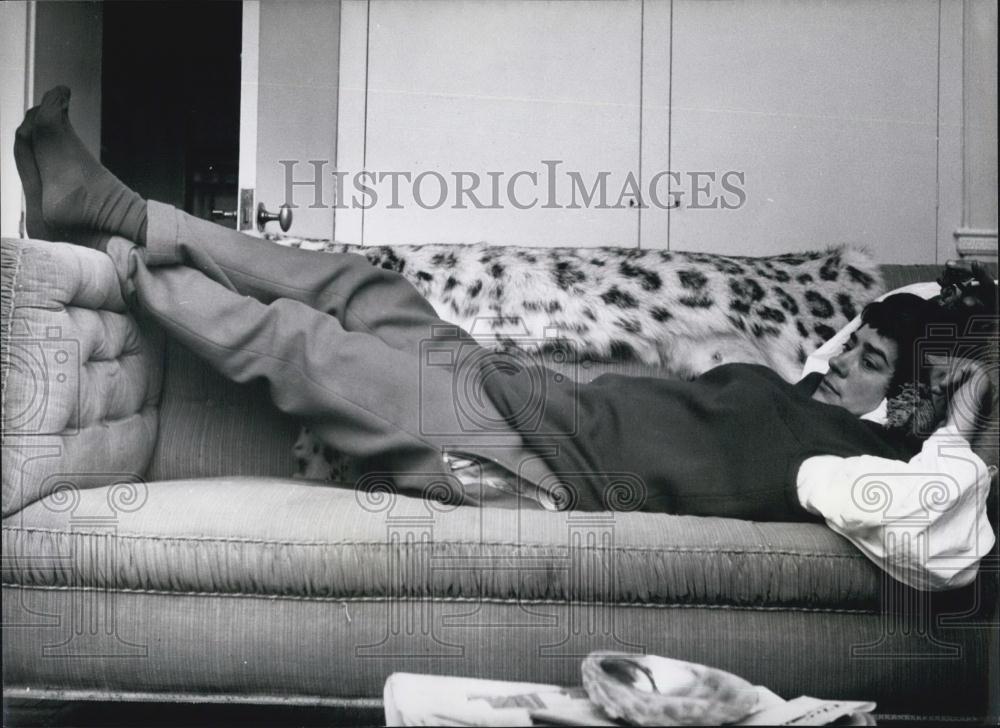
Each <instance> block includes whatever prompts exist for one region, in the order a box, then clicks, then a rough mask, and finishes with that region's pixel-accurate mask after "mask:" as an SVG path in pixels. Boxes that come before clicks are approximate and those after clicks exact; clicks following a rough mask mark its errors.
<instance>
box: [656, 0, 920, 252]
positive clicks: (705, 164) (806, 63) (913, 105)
mask: <svg viewBox="0 0 1000 728" xmlns="http://www.w3.org/2000/svg"><path fill="white" fill-rule="evenodd" d="M938 15H939V13H938V3H937V2H935V1H934V0H912V1H911V2H905V3H899V2H889V1H879V2H867V1H866V2H835V3H815V2H805V3H800V2H790V1H788V0H754V1H753V2H749V1H739V0H732V1H727V2H700V1H694V0H675V1H674V3H673V54H672V55H673V66H672V69H671V74H672V102H673V104H672V109H671V113H672V119H671V132H672V135H671V144H670V146H671V163H672V166H673V168H674V169H675V170H677V171H680V172H690V171H715V172H717V173H721V172H724V171H726V170H742V171H745V173H746V185H745V189H746V193H747V201H746V204H745V205H743V207H741V208H740V209H738V210H701V209H691V208H690V206H689V205H688V204H687V203H688V202H689V201H690V200H689V199H686V200H685V204H682V205H681V207H680V208H679V209H678V210H677V211H675V212H673V213H672V217H671V222H670V245H671V248H673V249H680V250H709V251H717V252H722V253H733V254H751V255H760V254H767V253H779V252H785V251H790V250H798V249H805V248H816V247H822V246H824V245H828V244H834V243H840V242H848V243H855V244H862V245H866V246H868V247H869V248H870V249H871V250H872V251H873V252H874V253H875V255H876V256H877V258H878V259H879V260H880V261H883V262H933V261H934V260H935V257H936V248H937V244H936V237H937V229H936V218H935V207H936V204H937V194H936V164H937V136H936V135H937V128H936V127H937V103H938V97H937V59H938Z"/></svg>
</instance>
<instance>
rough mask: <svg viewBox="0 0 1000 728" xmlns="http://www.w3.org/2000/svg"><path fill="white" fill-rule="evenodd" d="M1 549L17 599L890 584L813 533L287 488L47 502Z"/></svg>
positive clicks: (275, 483) (732, 590)
mask: <svg viewBox="0 0 1000 728" xmlns="http://www.w3.org/2000/svg"><path fill="white" fill-rule="evenodd" d="M57 495H58V494H57ZM3 548H4V553H5V554H6V555H8V557H9V558H10V559H11V563H12V564H13V565H15V567H16V568H13V569H11V570H9V571H8V572H6V573H5V581H7V582H8V583H17V584H19V585H24V586H39V587H45V588H65V587H67V586H70V585H72V586H77V587H94V588H101V589H106V588H111V589H114V590H141V591H152V592H165V593H170V592H173V593H188V594H191V593H198V594H217V595H261V596H269V597H289V598H306V599H335V600H371V599H383V598H393V599H396V598H420V597H423V598H432V599H441V600H464V599H486V600H507V601H513V602H517V601H528V602H530V601H535V600H539V601H560V602H562V601H584V602H597V603H614V604H642V605H654V606H655V605H685V606H696V605H712V606H713V607H719V606H726V605H730V606H739V607H745V608H750V609H755V608H766V609H771V608H785V609H810V610H813V609H819V610H834V611H843V610H862V611H872V610H877V609H878V605H879V592H880V585H881V583H882V580H881V576H880V574H879V572H878V570H877V569H876V568H875V567H874V566H872V565H871V564H870V563H869V562H868V561H867V560H866V559H865V558H864V557H863V556H861V554H859V553H858V552H857V550H856V549H854V548H852V547H851V546H850V544H848V543H847V542H846V541H845V540H843V539H841V538H840V537H838V536H836V535H835V534H834V533H832V532H831V531H829V530H828V529H826V528H823V527H821V526H817V525H811V524H791V525H790V524H768V523H754V522H747V521H736V520H729V519H719V518H694V517H678V516H668V515H663V514H644V513H563V512H545V511H523V512H519V511H517V510H499V509H476V508H466V507H460V508H453V507H445V506H442V505H440V504H437V503H434V502H430V501H424V500H420V499H413V498H408V497H403V496H399V495H396V494H391V493H384V492H379V493H376V492H371V493H362V492H356V491H354V490H352V489H348V488H337V487H330V486H325V485H320V484H315V483H303V482H300V481H289V480H279V479H273V480H265V479H250V478H219V479H211V480H185V481H168V482H153V483H148V484H143V483H115V484H108V485H106V486H104V487H100V488H94V489H87V490H80V491H76V492H74V493H73V500H72V501H71V502H70V501H67V500H66V499H65V498H63V499H59V498H56V497H54V496H50V497H48V498H44V499H42V500H40V501H38V502H36V503H33V504H31V505H30V506H28V507H26V508H25V509H23V510H22V511H21V512H19V513H17V514H15V515H14V516H12V517H9V518H7V519H5V520H4V522H3ZM101 554H103V555H101ZM98 555H100V556H98Z"/></svg>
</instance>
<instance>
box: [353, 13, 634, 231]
mask: <svg viewBox="0 0 1000 728" xmlns="http://www.w3.org/2000/svg"><path fill="white" fill-rule="evenodd" d="M641 9H642V8H641V3H640V2H638V0H628V1H627V2H618V3H604V2H556V3H532V2H504V3H500V2H448V1H441V2H438V1H435V2H419V3H418V2H383V1H381V0H373V1H372V2H371V4H370V15H369V20H368V74H367V77H368V83H367V90H368V93H367V114H366V129H365V154H364V158H365V168H366V169H367V170H370V171H375V172H409V173H411V174H412V175H414V176H416V175H417V174H419V173H421V172H426V171H435V172H438V173H440V174H442V175H444V176H445V178H446V179H447V180H448V181H449V183H450V190H449V191H450V193H451V194H450V195H449V199H448V201H447V202H446V203H445V205H444V206H442V207H440V208H439V209H422V208H421V207H420V206H418V205H417V204H415V200H414V198H413V195H412V194H410V190H411V188H410V186H409V185H406V184H401V185H400V197H399V205H400V208H401V209H387V208H388V205H389V201H382V200H380V203H379V204H378V205H376V206H374V207H372V209H369V210H367V211H366V212H365V214H364V240H365V243H368V244H376V243H403V242H450V243H460V242H475V241H480V240H485V241H488V242H491V243H499V244H526V245H527V244H530V245H624V246H634V245H636V244H637V240H638V215H637V212H638V211H637V209H635V208H630V207H627V206H626V207H624V209H614V210H608V209H595V208H593V207H592V208H590V209H544V208H543V205H545V204H546V202H547V196H548V192H547V185H546V181H545V180H546V177H545V174H546V168H545V166H544V165H543V164H542V162H543V161H544V160H562V162H563V164H562V165H561V167H559V168H558V169H557V175H563V174H564V173H565V172H566V171H569V170H573V171H578V172H580V174H581V175H582V178H583V180H585V181H586V182H587V183H588V186H589V184H590V183H591V182H592V181H593V180H594V179H596V177H597V175H598V174H599V173H600V172H608V173H610V175H609V177H608V190H609V204H614V203H616V202H617V201H618V197H619V192H620V190H621V187H622V186H623V185H624V184H625V181H626V179H627V175H628V173H629V172H632V173H633V174H637V173H638V171H637V167H638V160H639V81H640V63H641V60H640V44H639V39H640V33H641ZM343 169H344V168H343V166H341V170H343ZM522 170H523V171H530V172H535V173H537V174H538V185H537V188H536V187H534V186H533V185H532V184H531V183H530V180H529V179H528V178H524V177H522V178H520V179H519V182H518V183H517V184H516V186H515V197H516V199H517V201H518V202H519V203H521V204H530V203H531V202H532V200H533V199H534V198H535V197H536V194H537V197H538V202H537V205H535V206H534V207H533V208H532V209H528V210H520V209H515V208H514V207H513V206H512V205H511V204H510V201H509V200H508V199H507V196H506V191H505V190H506V183H507V182H508V181H509V179H510V177H511V175H513V174H514V173H516V172H518V171H522ZM354 171H356V170H350V172H352V173H353V172H354ZM458 171H469V172H476V173H478V174H479V175H481V176H482V179H483V180H484V184H485V181H488V177H486V175H487V173H489V172H499V173H502V174H503V177H502V178H500V179H501V180H502V187H501V190H502V192H503V194H501V202H502V204H503V209H473V208H472V207H471V205H472V203H471V201H469V200H468V198H465V204H468V205H469V206H470V208H469V209H464V210H463V209H454V205H455V202H456V200H455V188H456V185H455V183H454V177H453V173H454V172H458ZM561 179H562V181H561V182H560V183H559V184H558V186H557V191H556V196H555V201H556V204H557V205H562V204H567V203H569V202H570V192H571V187H570V185H569V184H566V178H565V177H562V178H561ZM424 185H425V186H424V187H422V188H421V191H422V192H423V199H424V202H425V204H429V205H433V204H434V203H436V201H437V198H438V190H439V188H440V185H439V184H438V183H437V181H436V178H431V177H428V178H425V181H424ZM380 189H381V188H380ZM478 195H479V198H480V199H481V200H482V202H483V203H484V204H487V205H489V204H491V202H492V200H491V197H492V195H491V193H490V192H489V191H483V188H482V187H481V188H480V190H479V192H478ZM578 201H579V197H578Z"/></svg>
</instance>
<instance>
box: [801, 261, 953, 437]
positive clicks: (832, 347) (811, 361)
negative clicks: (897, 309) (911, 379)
mask: <svg viewBox="0 0 1000 728" xmlns="http://www.w3.org/2000/svg"><path fill="white" fill-rule="evenodd" d="M897 293H912V294H913V295H915V296H920V297H921V298H924V299H927V298H934V296H936V295H938V294H939V293H941V286H939V285H938V284H937V282H935V281H930V282H927V283H911V284H910V285H908V286H903V287H902V288H897V289H896V290H894V291H889V292H888V293H885V294H883V295H881V296H879V297H878V298H877V299H875V300H876V301H881V300H882V299H883V298H887V297H889V296H894V295H896V294H897ZM860 327H861V316H860V315H859V316H855V317H854V318H853V319H851V321H850V322H849V323H848V324H847V325H846V326H844V328H842V329H841V330H840V331H838V332H837V333H836V334H834V335H833V337H832V338H830V339H828V340H827V342H826V343H825V344H823V346H821V347H819V348H818V349H817V350H816V351H814V352H813V353H812V354H810V355H809V358H808V359H806V363H805V364H804V365H803V366H802V376H803V377H804V376H805V375H807V374H812V373H813V372H820V373H822V374H826V373H827V371H829V369H830V359H832V358H833V357H835V356H836V355H837V354H839V353H840V351H841V350H842V349H843V348H844V344H845V343H847V340H848V339H849V338H850V337H851V334H852V333H854V331H855V330H857V329H858V328H860ZM861 419H863V420H871V421H872V422H877V423H879V424H880V425H884V424H885V420H886V401H885V400H884V399H883V400H882V403H881V404H879V406H878V407H877V408H876V409H874V410H873V411H871V412H869V413H868V414H865V415H862V416H861Z"/></svg>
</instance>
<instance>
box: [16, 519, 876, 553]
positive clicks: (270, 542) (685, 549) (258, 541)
mask: <svg viewBox="0 0 1000 728" xmlns="http://www.w3.org/2000/svg"><path fill="white" fill-rule="evenodd" d="M3 530H4V531H8V532H19V533H51V534H56V535H61V536H100V537H102V538H107V537H108V534H107V533H106V532H101V531H63V530H60V529H57V528H34V527H31V528H12V527H4V529H3ZM112 538H115V539H119V540H126V539H134V540H139V541H180V542H187V541H204V542H211V543H242V544H254V545H261V546H391V545H392V544H388V543H386V542H385V541H362V540H357V539H355V540H350V539H340V540H336V541H318V540H315V539H313V540H300V541H294V540H288V539H283V540H281V539H265V538H232V537H228V538H227V537H222V536H219V537H216V536H153V535H145V534H138V533H136V534H130V533H116V534H115V535H114V536H113V537H112ZM419 545H421V546H427V547H430V548H434V547H438V548H441V547H445V546H483V547H487V548H491V547H504V548H505V547H509V548H515V549H547V550H549V551H553V550H560V549H561V550H564V551H569V550H570V547H569V546H565V545H560V544H550V543H549V544H546V543H525V542H523V541H471V540H469V541H453V540H450V539H449V540H448V541H439V542H433V541H431V542H427V543H426V544H419ZM572 550H573V551H585V552H600V551H615V552H619V551H622V552H628V551H635V552H648V553H684V554H739V555H741V556H744V555H752V554H756V555H758V556H794V557H802V558H817V559H851V560H854V561H864V560H865V559H864V557H862V556H861V555H860V554H850V553H834V552H823V551H792V550H790V549H785V550H780V549H750V548H738V549H737V548H732V549H718V548H706V547H698V546H611V547H606V546H574V547H573V549H572Z"/></svg>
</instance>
